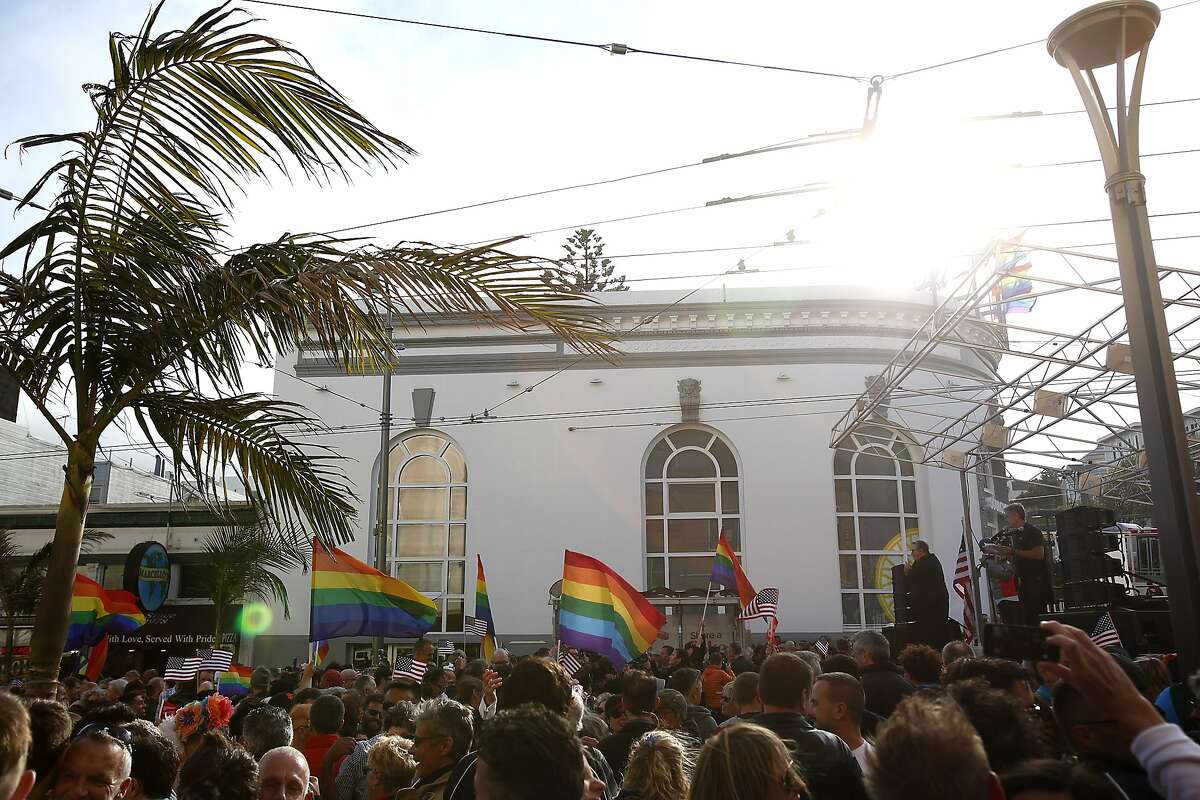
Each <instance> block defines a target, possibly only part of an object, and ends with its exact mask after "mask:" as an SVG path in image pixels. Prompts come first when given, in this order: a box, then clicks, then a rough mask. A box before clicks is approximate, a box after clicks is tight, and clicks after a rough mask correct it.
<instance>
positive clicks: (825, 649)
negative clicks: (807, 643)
mask: <svg viewBox="0 0 1200 800" xmlns="http://www.w3.org/2000/svg"><path fill="white" fill-rule="evenodd" d="M813 646H814V647H816V648H817V652H818V653H820V654H821V658H829V642H827V641H825V640H824V639H817V641H815V642H813Z"/></svg>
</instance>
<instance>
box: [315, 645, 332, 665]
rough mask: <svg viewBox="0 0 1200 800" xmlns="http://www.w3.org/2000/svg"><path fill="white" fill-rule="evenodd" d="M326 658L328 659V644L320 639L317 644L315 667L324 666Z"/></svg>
mask: <svg viewBox="0 0 1200 800" xmlns="http://www.w3.org/2000/svg"><path fill="white" fill-rule="evenodd" d="M327 658H329V642H327V641H325V640H324V639H322V640H321V641H319V642H317V666H318V667H319V666H321V665H322V664H324V663H325V659H327Z"/></svg>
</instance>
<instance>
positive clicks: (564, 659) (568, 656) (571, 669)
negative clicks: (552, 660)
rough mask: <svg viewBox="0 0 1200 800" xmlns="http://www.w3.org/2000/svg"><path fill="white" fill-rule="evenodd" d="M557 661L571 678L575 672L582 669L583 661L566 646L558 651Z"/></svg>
mask: <svg viewBox="0 0 1200 800" xmlns="http://www.w3.org/2000/svg"><path fill="white" fill-rule="evenodd" d="M558 663H559V666H561V667H562V668H563V669H564V670H566V671H567V674H568V675H570V676H571V677H572V678H573V677H575V673H576V672H579V670H581V669H583V662H582V661H580V660H579V656H577V655H575V654H574V653H572V652H571V651H570V650H567V649H566V648H563V649H561V650H559V651H558Z"/></svg>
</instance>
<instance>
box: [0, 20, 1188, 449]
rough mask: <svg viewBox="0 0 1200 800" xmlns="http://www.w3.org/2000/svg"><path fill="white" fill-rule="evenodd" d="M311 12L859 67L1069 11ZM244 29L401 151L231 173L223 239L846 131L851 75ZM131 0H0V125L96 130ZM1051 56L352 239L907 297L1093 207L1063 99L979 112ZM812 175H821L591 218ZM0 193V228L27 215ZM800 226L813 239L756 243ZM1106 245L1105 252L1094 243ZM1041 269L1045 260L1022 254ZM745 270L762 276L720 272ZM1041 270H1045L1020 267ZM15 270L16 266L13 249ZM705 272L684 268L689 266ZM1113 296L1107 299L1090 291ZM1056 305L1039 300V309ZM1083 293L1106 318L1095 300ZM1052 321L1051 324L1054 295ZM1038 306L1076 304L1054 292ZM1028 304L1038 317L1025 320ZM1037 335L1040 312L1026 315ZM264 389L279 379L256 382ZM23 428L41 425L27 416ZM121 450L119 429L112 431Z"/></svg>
mask: <svg viewBox="0 0 1200 800" xmlns="http://www.w3.org/2000/svg"><path fill="white" fill-rule="evenodd" d="M306 4H308V5H314V6H322V7H325V8H334V9H340V10H349V11H359V12H363V13H369V14H378V15H388V16H397V17H407V18H412V19H420V20H427V21H432V22H440V23H447V24H452V25H461V26H471V27H480V28H491V29H496V30H504V31H516V32H523V33H529V34H534V35H539V36H551V37H558V38H565V39H574V40H580V41H586V42H595V43H610V42H619V43H624V44H627V45H630V46H633V47H637V48H642V49H648V50H658V51H666V52H676V53H685V54H694V55H701V56H709V57H717V58H724V59H731V60H742V61H750V62H756V63H761V64H776V65H787V66H793V67H800V68H804V69H810V70H818V71H828V72H836V73H843V74H847V75H853V76H861V77H863V78H868V77H870V76H873V75H877V74H878V75H885V76H887V75H895V74H896V73H899V72H904V71H907V70H909V69H914V68H918V67H922V66H926V65H931V64H936V63H939V62H943V61H948V60H953V59H957V58H961V57H964V56H970V55H974V54H977V53H982V52H985V51H989V50H993V49H998V48H1004V47H1008V46H1010V45H1014V44H1018V43H1022V42H1028V41H1030V40H1034V39H1038V38H1040V37H1044V36H1045V35H1047V34H1048V33H1049V31H1050V30H1051V29H1052V28H1053V27H1054V26H1055V25H1056V24H1057V23H1058V22H1059V21H1061V20H1062V19H1064V18H1065V17H1067V16H1068V15H1070V14H1071V13H1073V12H1075V11H1076V10H1078V9H1079V8H1080V7H1081V4H1080V3H1078V2H1076V1H1075V0H1068V2H1061V1H1060V0H1036V1H1032V0H1026V1H1022V2H1009V3H1004V4H998V3H988V4H984V3H978V2H967V3H964V2H961V0H960V1H959V2H919V3H905V4H899V3H888V2H842V3H827V4H814V3H791V4H782V3H763V2H743V3H738V4H735V5H731V4H728V3H720V4H718V3H715V2H688V3H683V2H655V3H637V2H621V1H617V2H572V3H561V2H541V1H539V0H523V1H522V2H509V3H491V2H482V1H481V0H462V1H455V2H436V3H435V2H407V1H405V0H375V2H366V1H360V0H310V2H308V3H306ZM210 5H211V3H210V2H194V1H193V0H167V3H166V6H165V9H164V12H163V14H162V22H161V24H162V25H164V26H167V25H169V26H171V27H178V26H183V25H186V24H187V23H188V22H190V21H191V20H192V19H193V18H194V17H195V16H196V15H197V14H199V13H200V12H202V11H203V10H205V9H206V8H208V7H209V6H210ZM235 5H240V6H241V7H243V8H247V9H249V10H251V11H252V12H253V13H254V14H255V15H256V16H258V17H260V18H261V20H262V21H261V22H260V23H258V24H257V29H258V30H260V31H263V32H266V33H269V34H271V35H274V36H276V37H278V38H281V39H284V40H286V41H288V42H289V43H291V44H292V45H294V46H295V47H296V48H298V49H299V50H300V51H301V52H303V53H304V54H305V55H306V56H308V57H309V59H310V60H311V61H312V63H313V64H314V66H315V67H316V68H317V70H318V71H319V72H320V73H321V74H322V75H324V76H325V78H326V79H328V80H329V81H330V82H331V83H332V84H333V85H334V86H336V87H337V88H338V89H340V90H341V91H342V92H343V94H345V95H346V96H347V97H348V98H349V99H350V100H351V102H352V103H353V104H354V105H355V106H356V107H357V108H358V109H359V110H360V111H361V112H363V113H364V114H365V115H366V116H367V117H369V118H370V119H371V120H372V121H374V122H375V123H376V124H378V125H379V126H380V127H382V128H383V129H384V130H387V131H389V132H390V133H393V134H395V135H397V136H399V137H400V138H401V139H403V140H404V141H405V142H406V143H408V144H409V145H410V146H412V147H413V148H415V149H416V150H417V152H418V155H417V156H415V157H413V158H412V159H411V160H410V161H409V163H407V164H404V165H401V166H400V167H398V168H396V169H394V170H393V171H391V172H382V171H373V172H372V173H370V174H363V173H360V174H356V175H355V176H354V179H353V183H352V184H349V185H343V184H334V185H317V184H312V183H304V182H300V181H299V180H297V181H296V182H290V181H288V180H287V179H286V178H283V177H278V176H277V177H276V178H275V179H273V180H272V181H271V182H270V183H263V184H254V185H249V186H246V187H244V188H245V195H244V196H243V197H242V198H241V199H240V200H239V202H238V205H237V209H236V215H235V217H234V219H233V221H232V226H231V242H230V243H231V244H233V245H245V244H250V243H252V242H257V241H264V240H269V239H272V238H275V237H277V236H278V235H280V234H281V233H283V232H287V231H291V232H303V231H323V230H330V229H333V228H340V227H344V226H349V225H359V224H362V223H367V222H371V221H375V220H380V219H387V218H393V217H399V216H407V215H412V214H419V213H423V212H428V211H432V210H437V209H442V208H446V207H451V206H457V205H463V204H468V203H473V202H478V201H483V200H489V199H492V198H498V197H504V196H508V195H513V194H520V193H525V192H531V191H537V190H541V189H546V188H551V187H556V186H565V185H570V184H575V183H581V182H588V181H595V180H601V179H607V178H613V177H617V176H623V175H629V174H632V173H637V172H642V171H648V170H655V169H660V168H663V167H669V166H675V165H680V164H690V163H695V162H698V161H700V160H701V159H704V158H706V157H709V156H714V155H719V154H723V153H735V152H741V151H744V150H747V149H752V148H756V147H760V146H763V145H767V144H773V143H777V142H782V141H789V140H797V139H801V138H803V137H808V136H811V135H813V134H819V133H822V132H828V131H840V130H846V129H853V128H857V127H859V126H860V125H861V124H862V122H863V118H864V111H865V108H866V102H867V91H868V84H867V82H866V81H865V80H848V79H843V78H830V77H818V76H810V75H800V74H791V73H784V72H776V71H769V70H764V69H754V68H747V67H737V66H727V65H717V64H706V63H700V62H696V61H690V60H683V59H673V58H661V57H656V56H651V55H645V54H629V55H624V56H617V55H610V54H608V53H606V52H604V51H601V50H598V49H594V48H583V47H571V46H564V45H559V44H551V43H541V42H531V41H524V40H517V39H510V38H503V37H496V36H487V35H481V34H476V33H469V32H460V31H447V30H438V29H432V28H427V27H418V26H413V25H405V24H396V23H389V22H384V21H379V20H369V19H362V18H351V17H343V16H334V15H328V14H321V13H315V12H311V11H302V10H293V9H285V8H277V7H272V6H266V5H260V4H255V3H249V2H242V3H236V4H235ZM148 8H149V3H147V2H144V1H143V0H109V2H105V3H96V2H84V1H82V0H3V2H0V75H3V76H5V87H6V90H5V96H4V104H3V111H4V113H3V114H0V140H2V141H3V142H5V143H7V142H11V141H12V140H14V139H16V138H18V137H20V136H24V135H28V134H32V133H44V132H57V131H66V130H74V129H79V128H86V127H91V125H92V123H93V118H92V115H91V113H90V107H89V104H88V102H87V99H86V97H85V96H84V94H83V92H82V91H81V89H80V87H81V85H82V84H85V83H89V82H104V81H106V80H108V79H109V77H110V74H109V71H108V70H109V65H108V56H107V35H108V33H109V32H110V31H123V32H134V31H136V30H137V28H138V27H139V25H140V23H141V21H142V19H143V17H144V15H145V13H146V11H147V9H148ZM1198 30H1200V4H1193V5H1188V6H1184V7H1181V8H1178V9H1174V10H1169V11H1165V12H1164V17H1163V22H1162V24H1161V26H1160V28H1159V31H1158V33H1157V34H1156V36H1155V39H1154V44H1153V46H1152V48H1151V53H1150V60H1149V66H1148V69H1147V75H1146V83H1145V90H1144V97H1143V99H1144V101H1146V102H1154V101H1162V100H1176V99H1184V98H1191V97H1195V96H1200V91H1198V88H1197V86H1196V85H1195V78H1194V77H1193V76H1195V75H1197V74H1200V70H1198V69H1197V67H1198V66H1200V65H1198V64H1197V60H1198V58H1200V56H1198V54H1197V50H1196V48H1195V41H1196V40H1197V36H1196V34H1197V32H1198ZM1081 107H1082V106H1081V103H1080V100H1079V97H1078V94H1077V92H1076V90H1075V88H1074V86H1073V84H1072V82H1071V80H1070V78H1069V75H1068V73H1067V71H1066V70H1065V69H1063V68H1061V67H1060V66H1058V65H1057V64H1056V63H1055V62H1054V61H1053V60H1052V59H1051V58H1050V57H1049V55H1048V54H1047V53H1046V49H1045V46H1044V45H1043V44H1034V45H1031V46H1027V47H1022V48H1019V49H1016V50H1012V51H1009V52H1005V53H1000V54H996V55H991V56H987V57H984V58H978V59H974V60H970V61H966V62H963V63H959V64H954V65H950V66H946V67H943V68H939V69H933V70H928V71H924V72H919V73H916V74H912V75H907V76H901V77H895V78H889V79H887V80H885V81H884V82H883V84H882V95H881V98H880V104H879V111H878V117H877V127H876V135H875V136H874V137H873V138H872V140H871V141H870V142H862V141H848V142H840V143H833V144H822V145H818V146H812V147H807V148H798V149H793V150H787V151H782V152H777V153H771V154H764V155H756V156H751V157H744V158H738V159H730V160H726V161H722V162H719V163H716V164H710V165H705V166H698V167H695V168H691V169H683V170H678V171H674V172H670V173H667V174H662V175H657V176H652V177H645V178H640V179H636V180H629V181H623V182H619V183H614V184H610V185H606V186H601V187H594V188H588V189H581V190H576V191H569V192H562V193H557V194H552V195H548V196H543V197H538V198H531V199H526V200H519V201H514V202H507V203H502V204H496V205H491V206H487V207H484V208H479V209H473V210H468V211H462V212H456V213H450V214H442V215H436V216H428V217H424V218H421V219H414V220H411V221H407V222H403V223H396V224H389V225H383V226H378V227H372V228H368V229H365V230H363V231H361V234H362V235H364V236H375V237H378V238H377V239H376V241H380V242H384V243H395V242H398V241H403V240H409V241H427V242H435V243H440V244H446V243H465V242H475V241H479V240H498V239H502V238H507V237H510V236H517V235H522V234H528V233H530V232H534V231H541V230H545V229H550V228H566V229H567V230H563V231H556V232H552V233H546V234H541V235H533V236H529V237H528V238H525V239H522V240H520V241H518V242H515V243H513V244H510V245H508V246H507V247H508V249H510V250H512V251H514V252H519V253H527V254H531V255H538V256H546V257H555V256H559V255H561V252H562V251H561V244H562V241H563V240H564V239H565V237H566V236H567V235H569V232H570V229H571V228H574V227H583V226H588V227H595V228H596V229H597V231H598V232H599V233H600V234H601V235H602V236H603V237H604V239H605V242H606V245H607V254H609V255H634V254H644V253H660V252H662V251H674V250H684V249H689V250H694V249H704V248H733V247H736V248H745V249H742V250H729V251H722V252H712V253H693V254H682V255H654V256H641V257H630V258H620V259H617V263H618V272H621V273H624V274H626V275H627V276H628V277H629V278H630V279H634V281H635V282H634V283H633V284H632V285H633V286H635V287H638V288H654V289H673V290H679V291H680V293H681V294H682V293H683V292H687V291H690V290H692V289H695V288H696V287H697V286H699V285H701V284H704V285H709V286H719V285H727V286H730V287H731V288H732V287H735V286H772V285H794V284H845V285H849V286H866V285H871V286H878V285H884V286H890V287H895V288H896V289H897V290H900V289H911V288H913V287H915V286H917V285H918V284H920V283H922V282H923V281H925V280H927V277H928V275H929V273H931V272H935V273H940V274H944V275H953V274H956V273H957V272H958V271H960V270H961V269H962V268H963V267H965V266H966V264H967V263H969V259H968V258H967V256H968V254H970V253H974V252H978V251H979V250H980V249H981V248H982V246H983V245H984V243H986V242H987V241H988V239H989V238H990V237H991V236H994V235H996V234H997V233H998V232H1003V231H1012V230H1015V229H1017V228H1019V227H1020V226H1024V225H1028V224H1034V223H1045V222H1059V221H1068V220H1081V219H1093V218H1106V217H1107V216H1108V208H1107V199H1106V196H1105V194H1104V190H1103V183H1104V177H1103V173H1102V170H1101V167H1100V165H1099V164H1098V163H1086V164H1078V165H1070V166H1061V167H1042V168H1030V167H1016V166H1014V165H1036V164H1043V163H1047V162H1057V161H1075V160H1086V159H1094V158H1096V156H1097V150H1096V143H1095V140H1094V138H1093V136H1092V133H1091V129H1090V126H1089V124H1088V122H1087V120H1086V117H1085V116H1083V115H1080V114H1075V115H1062V116H1050V117H1042V118H1039V117H1022V118H1018V119H1008V120H1000V121H986V122H984V121H970V120H968V119H967V118H969V117H972V116H978V115H996V114H1007V113H1010V112H1018V111H1020V112H1031V111H1042V112H1058V111H1070V110H1075V109H1079V108H1081ZM1198 123H1200V102H1193V103H1179V104H1174V105H1166V106H1155V107H1150V108H1147V109H1146V110H1145V111H1144V113H1143V123H1142V135H1141V143H1142V148H1141V149H1142V152H1143V153H1152V152H1160V151H1169V150H1183V149H1189V148H1192V147H1197V146H1200V143H1198V142H1197V141H1196V137H1195V131H1196V130H1197V129H1200V125H1198ZM54 155H56V153H54V152H46V153H39V154H30V155H27V156H26V157H25V158H24V159H23V160H21V159H19V158H18V157H17V154H16V151H15V148H10V149H9V150H8V151H7V158H5V159H4V160H0V188H4V189H8V190H10V191H13V192H17V193H20V192H22V191H23V190H24V189H25V188H26V187H27V186H28V185H29V184H30V183H31V182H32V181H33V180H34V179H35V178H36V177H37V176H38V175H39V174H40V172H41V170H42V168H44V167H45V166H46V165H48V164H49V163H50V158H52V157H53V156H54ZM1198 166H1200V153H1195V154H1182V155H1177V156H1166V157H1159V158H1148V159H1146V160H1145V161H1144V163H1143V172H1145V174H1146V176H1147V179H1148V192H1149V197H1150V203H1149V205H1150V211H1151V213H1156V212H1159V213H1161V212H1181V211H1198V210H1200V199H1198V198H1197V197H1196V193H1195V187H1196V185H1197V178H1198V177H1200V172H1198ZM808 184H831V185H832V186H833V187H834V188H833V189H832V190H829V191H818V192H811V193H806V194H801V195H793V196H785V197H776V198H771V199H763V200H757V201H748V202H741V203H730V204H724V205H720V206H716V207H710V208H704V209H700V210H689V211H685V212H680V213H671V214H665V215H658V216H653V217H649V218H645V219H639V220H631V221H626V222H613V223H607V224H596V225H594V226H592V225H589V223H592V222H595V221H600V220H609V219H613V218H618V217H626V216H633V215H640V214H646V213H650V212H657V211H664V210H672V209H680V208H687V207H693V206H702V205H704V204H705V203H706V202H709V201H712V200H716V199H720V198H725V197H740V196H744V195H748V194H755V193H761V192H768V191H774V190H778V189H784V188H791V187H798V186H804V185H808ZM6 205H7V206H11V205H12V204H8V203H5V201H0V211H2V212H3V213H0V239H3V240H5V241H7V239H8V238H10V237H11V236H12V235H13V234H14V233H15V232H16V231H17V230H19V229H20V228H21V227H23V226H25V225H28V224H30V223H31V222H32V221H33V219H34V218H35V217H34V215H35V214H36V213H37V212H35V211H24V212H22V213H21V214H20V215H18V216H17V217H16V218H15V219H14V217H13V214H12V212H11V210H10V209H9V208H6V207H5V206H6ZM1153 230H1154V233H1155V235H1156V236H1162V237H1165V236H1186V235H1190V234H1200V214H1197V215H1181V216H1174V217H1169V218H1164V219H1158V220H1155V221H1154V224H1153ZM789 231H792V232H794V233H793V235H794V238H795V239H797V240H800V241H802V242H805V243H804V244H799V245H793V246H788V247H783V246H774V247H765V248H764V247H763V246H764V245H770V244H771V243H773V242H778V241H781V240H783V239H784V238H785V236H786V234H787V233H788V232H789ZM1111 238H1112V232H1111V226H1110V225H1109V223H1107V222H1100V223H1091V224H1086V225H1070V226H1057V227H1049V228H1040V229H1037V230H1036V231H1035V232H1033V233H1030V234H1028V235H1027V240H1028V241H1035V242H1036V243H1038V244H1046V245H1056V246H1063V245H1074V244H1086V243H1094V242H1108V241H1111ZM1197 243H1200V239H1192V240H1189V239H1182V240H1175V241H1164V242H1161V243H1160V244H1159V245H1158V250H1157V254H1158V258H1159V261H1160V262H1161V263H1168V264H1172V265H1177V266H1195V265H1196V264H1197V262H1198V261H1200V259H1197V258H1196V256H1197V246H1198V245H1197ZM1090 251H1091V252H1096V253H1106V252H1107V253H1111V252H1112V249H1111V248H1108V247H1095V248H1091V249H1090ZM1039 258H1040V257H1039ZM739 260H743V261H744V263H745V265H746V266H747V267H748V268H750V269H758V270H760V272H759V273H757V274H755V273H750V274H742V275H736V276H728V277H712V276H715V275H720V274H721V273H723V272H725V271H726V270H728V269H731V268H733V267H735V266H736V265H737V264H738V262H739ZM1035 263H1037V260H1036V259H1035ZM4 268H5V269H9V270H12V269H16V265H14V264H12V263H11V259H10V261H9V263H6V264H5V265H4ZM696 275H702V276H709V277H700V278H697V277H682V276H696ZM1102 301H1103V298H1101V300H1100V302H1101V304H1103V302H1102ZM1048 306H1049V304H1047V305H1046V306H1044V307H1043V308H1047V307H1048ZM1097 307H1098V306H1097ZM1042 313H1047V314H1048V313H1051V312H1049V311H1043V312H1042ZM1054 313H1066V314H1068V315H1070V314H1078V315H1079V317H1080V320H1082V319H1083V318H1084V317H1086V316H1087V315H1088V314H1089V313H1091V310H1090V309H1078V308H1071V309H1067V310H1066V311H1065V312H1064V311H1061V310H1060V311H1058V312H1054ZM1029 316H1030V318H1031V319H1035V318H1036V317H1037V316H1038V312H1037V311H1035V313H1034V314H1031V315H1029ZM1031 324H1032V323H1031ZM248 379H249V381H250V385H251V386H252V387H253V388H257V389H262V390H269V389H270V380H271V379H270V373H269V372H268V371H265V370H254V369H250V370H248ZM21 421H22V422H25V423H28V424H30V425H31V427H32V428H33V430H34V432H35V434H36V435H42V436H45V435H46V434H47V433H48V428H47V427H46V426H45V425H44V424H42V423H40V422H38V421H37V420H36V419H34V418H33V417H31V416H30V415H28V414H24V415H23V416H22V420H21ZM114 436H116V437H117V438H120V437H119V435H117V434H114Z"/></svg>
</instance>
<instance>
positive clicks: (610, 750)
mask: <svg viewBox="0 0 1200 800" xmlns="http://www.w3.org/2000/svg"><path fill="white" fill-rule="evenodd" d="M657 727H658V725H656V724H655V722H654V720H650V719H631V720H629V721H628V722H626V723H625V724H624V725H622V726H621V730H619V731H617V732H616V733H612V734H609V735H608V736H605V737H604V738H603V739H601V740H600V746H599V750H600V752H601V753H603V754H604V760H605V761H607V762H608V766H609V767H611V768H612V771H613V774H615V775H616V776H617V780H618V782H619V781H621V780H623V779H624V777H625V767H627V766H629V753H630V751H631V750H633V743H634V742H636V741H637V740H638V738H640V737H641V735H642V734H643V733H649V732H650V731H652V730H654V729H655V728H657Z"/></svg>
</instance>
